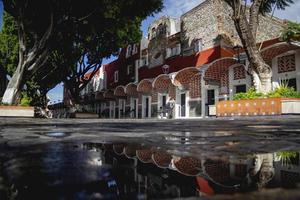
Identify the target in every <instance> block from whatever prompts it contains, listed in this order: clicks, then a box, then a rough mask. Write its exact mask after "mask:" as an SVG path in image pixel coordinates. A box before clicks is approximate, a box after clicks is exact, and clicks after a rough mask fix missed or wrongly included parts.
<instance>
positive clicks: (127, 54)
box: [126, 45, 132, 58]
mask: <svg viewBox="0 0 300 200" xmlns="http://www.w3.org/2000/svg"><path fill="white" fill-rule="evenodd" d="M131 53H132V47H131V45H128V47H127V50H126V58H128V57H130V56H131Z"/></svg>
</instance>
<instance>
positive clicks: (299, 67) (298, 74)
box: [272, 50, 300, 91]
mask: <svg viewBox="0 0 300 200" xmlns="http://www.w3.org/2000/svg"><path fill="white" fill-rule="evenodd" d="M291 54H295V58H296V60H295V61H296V71H291V72H285V73H278V58H279V57H281V56H286V55H291ZM272 70H273V78H272V85H273V87H274V88H276V87H278V85H279V84H280V80H287V79H293V78H296V79H297V90H298V91H300V50H297V51H289V52H286V53H284V54H281V55H279V56H277V57H275V58H274V59H273V60H272Z"/></svg>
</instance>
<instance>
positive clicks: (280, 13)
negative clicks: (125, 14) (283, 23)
mask: <svg viewBox="0 0 300 200" xmlns="http://www.w3.org/2000/svg"><path fill="white" fill-rule="evenodd" d="M203 1H204V0H164V9H163V10H162V11H161V12H160V13H157V14H155V15H154V16H151V17H148V18H147V19H145V20H144V21H143V23H142V26H141V30H142V31H143V33H144V35H145V36H146V35H147V30H148V26H149V25H150V24H151V23H152V22H153V21H154V20H155V19H157V18H159V17H161V16H164V15H167V16H171V17H180V16H181V15H182V14H184V13H185V12H187V11H189V10H191V9H192V8H194V7H195V6H197V5H199V4H200V3H202V2H203ZM299 11H300V0H294V4H293V5H292V6H290V7H288V8H286V9H285V10H276V11H275V16H276V17H279V18H281V19H288V20H292V21H296V22H299V23H300V12H299ZM2 13H3V6H2V3H1V2H0V27H1V25H2ZM114 59H116V58H115V57H111V58H110V59H105V60H104V61H103V64H106V63H109V62H111V61H113V60H114ZM48 96H49V98H50V99H51V101H52V102H53V101H56V102H57V101H58V100H62V97H63V85H62V84H59V85H58V86H57V87H55V88H54V89H52V90H51V91H50V92H49V93H48Z"/></svg>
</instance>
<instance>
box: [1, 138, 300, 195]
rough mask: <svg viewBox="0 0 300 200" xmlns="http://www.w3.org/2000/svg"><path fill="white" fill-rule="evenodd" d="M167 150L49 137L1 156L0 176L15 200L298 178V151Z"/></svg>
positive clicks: (200, 189)
mask: <svg viewBox="0 0 300 200" xmlns="http://www.w3.org/2000/svg"><path fill="white" fill-rule="evenodd" d="M49 134H51V137H64V136H66V134H63V133H49ZM172 152H174V151H172V150H171V151H170V150H169V149H168V148H165V147H164V148H162V147H161V146H155V145H152V146H151V145H145V144H140V143H124V141H123V142H114V143H111V142H104V143H83V144H82V143H50V144H45V145H42V146H36V147H30V148H29V147H27V149H26V151H22V150H19V149H18V151H16V152H15V154H14V155H13V156H12V154H10V156H9V157H6V158H5V154H4V155H3V156H4V157H0V159H1V160H4V161H5V162H3V163H2V164H3V167H1V166H0V169H1V168H2V169H3V170H2V172H0V174H4V176H5V178H6V180H7V183H8V185H9V186H8V188H9V187H10V186H11V185H14V187H15V188H16V191H17V197H16V199H49V200H50V199H51V200H55V199H130V200H131V199H132V200H134V199H180V198H192V197H200V196H209V195H219V194H235V193H245V192H253V191H263V190H266V189H271V188H289V189H291V188H296V187H297V184H298V183H299V182H300V157H299V155H300V154H299V152H298V151H280V152H272V153H261V154H259V153H251V154H245V155H222V156H205V155H202V154H198V155H197V156H195V157H193V156H187V155H183V154H182V152H180V151H178V154H174V153H172ZM8 158H9V159H8ZM40 191H42V193H41V192H40ZM246 195H248V194H246Z"/></svg>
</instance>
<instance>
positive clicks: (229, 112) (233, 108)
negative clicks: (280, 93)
mask: <svg viewBox="0 0 300 200" xmlns="http://www.w3.org/2000/svg"><path fill="white" fill-rule="evenodd" d="M216 109H217V110H216V114H217V116H218V117H230V116H264V115H282V114H300V99H294V98H264V99H251V100H238V101H221V102H218V103H217V106H216Z"/></svg>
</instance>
